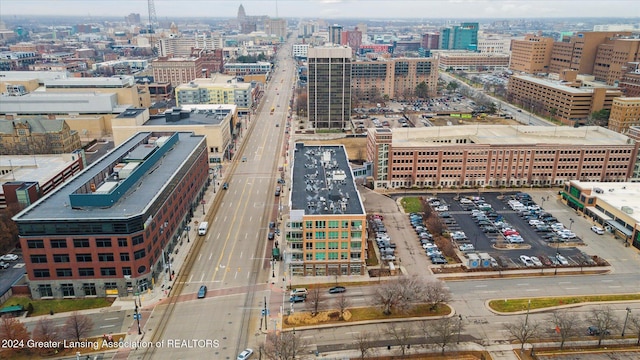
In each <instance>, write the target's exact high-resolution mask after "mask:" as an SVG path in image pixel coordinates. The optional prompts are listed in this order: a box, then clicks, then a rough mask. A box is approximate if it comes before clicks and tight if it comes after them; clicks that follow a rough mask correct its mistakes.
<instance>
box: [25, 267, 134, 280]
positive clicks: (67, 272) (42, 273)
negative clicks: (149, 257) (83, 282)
mask: <svg viewBox="0 0 640 360" xmlns="http://www.w3.org/2000/svg"><path fill="white" fill-rule="evenodd" d="M55 272H56V276H57V277H72V276H73V271H72V269H55ZM100 275H101V276H116V268H114V267H108V268H100ZM122 275H125V276H130V275H131V268H130V267H128V266H125V267H123V268H122ZM33 276H34V277H35V278H49V277H51V271H50V270H49V269H35V270H33ZM78 276H79V277H87V276H95V269H94V268H79V269H78Z"/></svg>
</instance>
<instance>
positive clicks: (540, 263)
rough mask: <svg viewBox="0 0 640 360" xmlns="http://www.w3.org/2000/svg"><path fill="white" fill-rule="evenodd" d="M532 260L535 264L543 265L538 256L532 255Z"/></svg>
mask: <svg viewBox="0 0 640 360" xmlns="http://www.w3.org/2000/svg"><path fill="white" fill-rule="evenodd" d="M531 262H533V265H535V266H542V261H540V259H538V258H537V257H536V256H532V257H531Z"/></svg>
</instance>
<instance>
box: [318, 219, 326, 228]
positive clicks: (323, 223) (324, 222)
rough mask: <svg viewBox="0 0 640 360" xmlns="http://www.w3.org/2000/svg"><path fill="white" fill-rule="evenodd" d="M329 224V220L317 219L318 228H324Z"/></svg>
mask: <svg viewBox="0 0 640 360" xmlns="http://www.w3.org/2000/svg"><path fill="white" fill-rule="evenodd" d="M326 226H327V222H326V221H324V220H318V221H316V229H324V228H325V227H326Z"/></svg>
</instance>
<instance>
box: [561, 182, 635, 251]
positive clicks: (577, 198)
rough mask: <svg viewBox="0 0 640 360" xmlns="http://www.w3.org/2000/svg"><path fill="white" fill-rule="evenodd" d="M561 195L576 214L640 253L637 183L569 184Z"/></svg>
mask: <svg viewBox="0 0 640 360" xmlns="http://www.w3.org/2000/svg"><path fill="white" fill-rule="evenodd" d="M561 195H562V199H563V200H564V201H565V202H566V203H567V205H568V206H570V207H572V208H573V209H575V210H576V211H577V212H578V214H583V215H584V216H586V217H588V218H591V220H593V221H594V222H596V223H597V224H598V225H599V226H600V227H602V228H604V229H605V230H606V231H607V232H609V233H611V234H613V235H614V236H615V237H616V238H618V239H621V240H622V241H624V242H625V243H626V244H627V245H631V246H633V247H635V248H636V249H640V183H629V182H626V183H608V182H607V183H601V182H584V181H578V180H571V181H568V182H566V183H565V184H564V189H563V191H562V192H561ZM602 241H610V240H609V239H606V238H604V239H602Z"/></svg>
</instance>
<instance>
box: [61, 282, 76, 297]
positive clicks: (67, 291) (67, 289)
mask: <svg viewBox="0 0 640 360" xmlns="http://www.w3.org/2000/svg"><path fill="white" fill-rule="evenodd" d="M60 290H61V291H62V296H76V293H75V291H74V290H73V284H60Z"/></svg>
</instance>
